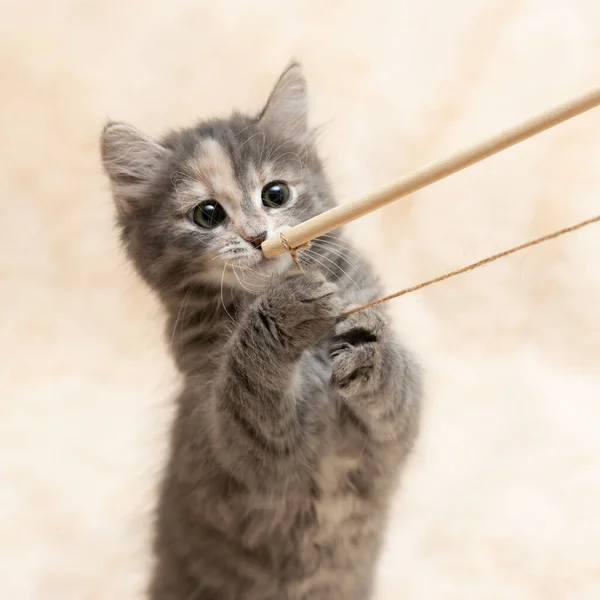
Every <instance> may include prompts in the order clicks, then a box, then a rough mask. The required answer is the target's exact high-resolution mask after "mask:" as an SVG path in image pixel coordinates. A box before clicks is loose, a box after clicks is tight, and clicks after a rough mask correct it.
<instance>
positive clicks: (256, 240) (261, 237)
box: [242, 231, 267, 248]
mask: <svg viewBox="0 0 600 600" xmlns="http://www.w3.org/2000/svg"><path fill="white" fill-rule="evenodd" d="M242 237H243V238H244V239H245V240H246V241H247V242H248V243H249V244H252V245H253V246H254V247H255V248H260V247H261V245H262V243H263V242H264V241H265V240H266V239H267V232H266V231H263V232H262V233H259V234H258V235H255V236H250V237H249V236H246V235H243V236H242Z"/></svg>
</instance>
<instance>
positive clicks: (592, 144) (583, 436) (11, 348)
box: [0, 0, 600, 600]
mask: <svg viewBox="0 0 600 600" xmlns="http://www.w3.org/2000/svg"><path fill="white" fill-rule="evenodd" d="M0 13H1V16H0V75H1V83H0V88H1V93H0V142H1V143H0V202H1V204H0V211H1V212H0V248H1V250H2V251H1V252H0V269H1V280H0V309H1V310H2V314H3V319H2V326H1V331H2V334H1V336H0V353H1V356H0V357H1V359H2V360H1V366H0V385H1V387H0V390H1V392H0V394H1V396H0V572H1V576H0V597H1V598H6V599H7V600H9V599H10V600H38V599H40V600H41V599H44V600H46V599H48V600H55V599H56V600H59V599H60V600H71V599H82V600H84V599H85V600H121V599H123V600H135V599H137V598H141V590H142V589H143V586H144V582H145V579H146V577H147V573H148V565H149V559H148V539H149V532H150V511H151V508H152V503H153V501H154V491H155V483H156V477H157V472H158V470H159V468H160V465H161V464H162V460H163V458H164V451H165V431H166V428H167V426H168V422H169V417H170V414H171V408H170V398H171V397H172V396H171V395H172V393H173V390H174V389H175V386H176V378H175V375H174V372H173V370H172V367H171V365H170V362H169V360H168V359H167V356H166V353H165V349H164V346H163V343H162V316H161V314H160V311H159V309H158V307H157V306H156V304H155V302H154V301H153V299H152V297H151V296H150V295H149V293H148V292H147V291H146V289H145V288H144V287H143V286H142V285H141V284H140V282H139V281H137V280H136V278H135V277H134V276H133V275H132V273H131V271H130V270H129V268H128V267H127V266H126V265H125V264H124V261H123V258H122V256H121V254H120V251H119V246H118V242H117V240H116V235H115V232H114V231H113V229H112V206H111V201H110V197H109V193H108V189H107V183H106V181H105V179H104V178H103V176H102V173H101V168H100V164H99V160H98V146H97V139H98V133H99V130H100V128H101V126H102V123H103V121H104V120H105V119H106V118H108V117H111V118H116V119H125V120H129V121H131V122H133V123H135V124H136V125H138V126H140V127H141V128H143V129H145V130H147V131H148V132H149V133H159V132H162V131H164V130H165V129H167V128H169V127H174V126H179V125H186V124H189V123H191V122H192V121H193V120H194V119H196V118H197V117H203V116H211V115H215V114H217V115H223V114H226V113H227V112H228V111H229V110H230V109H231V108H232V107H234V106H236V107H239V108H246V109H252V110H256V109H258V108H259V106H260V104H261V103H262V101H263V100H264V98H265V97H266V94H267V93H268V91H269V88H270V86H271V84H272V83H273V81H274V79H275V78H276V77H277V75H278V73H279V71H280V69H282V68H283V66H284V65H285V64H286V62H287V61H288V59H289V58H290V57H291V56H292V55H296V56H297V57H299V58H301V59H302V60H303V61H304V64H305V69H306V73H307V76H308V78H309V82H310V86H311V90H312V106H313V116H314V122H315V123H325V122H326V123H328V126H327V128H326V133H325V135H324V136H323V141H322V149H323V154H324V156H325V157H326V159H327V162H328V164H329V168H330V173H331V177H332V179H333V181H334V183H335V186H336V188H337V190H338V193H339V197H340V200H342V201H343V200H346V199H349V198H354V197H357V196H360V195H362V194H364V193H366V192H367V191H369V190H370V189H372V187H374V186H379V185H381V184H384V183H386V182H388V181H389V180H391V179H392V178H394V177H397V176H399V175H401V174H403V173H405V172H407V171H408V170H410V169H412V168H415V167H418V166H420V165H422V164H424V163H425V162H428V161H430V160H433V159H436V158H440V157H443V156H444V155H446V154H447V153H448V152H450V151H452V150H453V149H455V148H458V147H460V146H461V145H463V144H466V143H468V142H471V141H476V140H477V139H479V138H480V137H483V136H484V135H487V134H489V133H493V132H495V131H496V130H498V129H500V128H502V127H503V126H505V125H510V124H512V123H513V122H516V121H517V120H519V119H521V118H523V117H526V116H529V115H530V114H532V113H535V112H536V111H539V110H541V109H543V108H545V107H549V106H551V105H553V104H554V103H555V102H558V101H560V100H562V99H563V98H565V97H567V96H569V95H571V94H574V93H578V92H579V91H580V90H582V89H584V88H585V87H587V86H589V85H591V84H593V83H595V82H596V81H597V80H598V79H599V78H600V66H599V62H598V56H599V55H600V2H598V1H597V0H487V1H486V0H456V1H454V2H450V1H447V0H419V1H418V2H416V1H411V0H371V1H369V2H366V1H365V2H359V1H345V2H341V1H328V2H325V1H323V0H320V1H318V2H317V1H316V0H315V1H306V2H283V1H281V0H279V1H275V0H256V1H254V2H245V1H242V0H239V1H237V2H235V1H233V0H229V1H220V2H216V1H214V2H202V1H200V0H176V1H172V2H166V1H164V2H160V1H158V0H144V1H142V0H130V1H127V2H117V1H114V0H111V1H107V0H104V1H99V0H97V1H95V2H92V1H82V0H63V1H62V2H57V3H56V4H54V3H52V2H50V1H43V0H37V1H34V0H29V1H27V0H13V1H10V0H9V1H8V3H7V0H4V1H3V3H2V6H1V11H0ZM599 164H600V109H597V111H596V112H595V113H592V114H589V115H586V116H583V117H579V118H578V119H576V120H575V121H572V122H571V123H568V124H566V125H563V126H561V127H560V128H558V129H556V130H554V131H553V132H550V133H547V134H544V135H542V136H540V137H538V138H536V139H535V140H532V141H530V142H527V143H526V144H524V145H522V146H520V147H519V148H516V149H513V150H511V151H508V152H506V153H504V154H502V155H501V156H498V157H496V158H494V159H490V160H489V161H487V162H486V163H484V164H481V165H478V166H476V167H474V168H471V169H469V170H468V171H467V172H464V173H462V174H460V175H457V176H455V177H453V178H451V179H449V180H448V181H446V182H443V183H440V184H438V185H436V186H434V187H432V188H430V189H428V190H425V191H423V192H421V193H419V194H417V195H415V196H414V197H411V198H410V199H407V200H404V201H401V202H399V203H398V204H397V205H396V206H392V207H389V208H388V209H386V210H382V211H381V212H380V213H378V214H377V215H374V216H372V217H368V218H365V219H364V220H362V221H361V222H360V223H357V224H355V226H353V227H352V228H351V230H350V231H349V235H352V236H353V237H354V238H355V239H356V241H357V243H359V244H360V245H361V246H362V247H363V248H365V249H366V251H367V252H369V253H370V254H371V256H372V257H373V259H374V260H375V261H377V263H378V264H379V267H380V271H381V273H382V274H383V276H384V278H385V281H386V284H387V287H388V290H390V291H392V290H394V289H397V288H399V287H401V286H405V285H409V284H412V283H416V282H418V281H420V280H422V279H425V278H428V277H431V276H434V275H437V274H439V273H441V272H443V271H445V270H447V269H451V268H456V267H459V266H462V265H463V264H465V263H467V262H470V261H472V260H475V259H477V258H479V257H481V256H484V255H487V254H491V253H492V252H495V251H498V250H501V249H503V248H504V247H507V246H509V245H513V244H516V243H520V242H522V241H524V240H526V239H528V238H530V237H533V236H537V235H541V234H543V233H547V232H549V231H552V230H554V229H557V228H559V227H562V226H564V225H568V224H571V223H575V222H577V221H578V220H580V219H584V218H587V217H589V216H592V215H594V214H597V213H599V212H600V199H599V197H598V196H599V194H598V190H599V189H600V173H599V168H598V165H599ZM599 259H600V229H599V228H598V227H592V228H590V229H588V230H586V231H583V232H579V233H576V234H573V235H572V236H570V237H569V238H567V239H563V240H560V241H556V242H552V243H549V244H547V245H545V246H544V247H539V248H537V249H535V250H531V251H529V252H527V253H523V254H520V255H519V256H517V257H514V258H511V259H508V260H505V261H503V262H502V263H498V264H497V265H494V266H491V267H487V268H486V269H483V270H480V271H478V272H476V273H472V274H469V275H466V276H464V277H462V278H458V279H455V280H453V281H450V282H447V283H444V284H441V285H439V286H436V287H434V288H430V289H428V290H425V291H422V292H420V293H417V294H414V295H411V296H409V297H406V298H403V299H401V300H397V301H395V302H394V303H393V305H392V306H391V308H392V310H393V311H394V313H395V315H396V317H397V323H398V328H399V330H400V331H401V332H402V333H403V335H404V338H405V340H406V342H407V343H408V344H409V345H410V346H411V347H413V348H414V349H415V350H416V351H417V352H418V353H419V354H420V356H421V360H422V362H423V363H424V365H425V366H426V369H427V410H426V413H425V421H424V429H423V434H422V437H421V439H420V443H419V446H418V448H417V450H416V452H415V454H414V457H413V460H412V461H411V463H410V467H409V469H408V471H407V473H406V477H405V479H404V483H403V490H402V493H401V494H399V496H398V499H397V503H396V507H395V511H394V519H393V521H392V523H391V525H390V532H389V543H388V547H387V549H386V553H385V556H384V557H383V559H382V562H381V576H380V591H379V594H378V599H381V600H384V599H386V600H391V599H396V598H398V599H402V600H413V599H438V598H439V599H443V600H450V599H456V600H468V599H471V598H472V599H500V598H502V599H505V598H510V599H511V600H520V599H527V600H532V599H539V600H554V599H563V598H564V599H567V598H568V599H576V600H584V599H586V600H592V599H597V598H600V435H599V430H600V368H599V367H600V267H599V266H598V263H599Z"/></svg>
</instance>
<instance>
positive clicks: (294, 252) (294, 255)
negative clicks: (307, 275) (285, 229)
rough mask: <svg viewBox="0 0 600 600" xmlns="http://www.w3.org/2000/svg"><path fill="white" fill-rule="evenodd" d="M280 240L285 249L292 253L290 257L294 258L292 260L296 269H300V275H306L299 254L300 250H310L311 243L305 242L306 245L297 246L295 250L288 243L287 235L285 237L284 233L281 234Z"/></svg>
mask: <svg viewBox="0 0 600 600" xmlns="http://www.w3.org/2000/svg"><path fill="white" fill-rule="evenodd" d="M279 239H280V240H281V243H282V244H283V246H284V248H285V249H286V250H287V251H288V252H289V253H290V256H291V257H292V260H293V261H294V264H295V265H296V268H297V269H298V271H300V273H304V269H303V268H302V265H301V264H300V258H299V256H298V252H299V251H300V250H302V249H303V248H310V242H305V243H304V244H300V245H299V246H296V247H295V248H294V247H292V246H291V245H290V243H289V242H288V241H287V239H286V237H285V235H283V233H279Z"/></svg>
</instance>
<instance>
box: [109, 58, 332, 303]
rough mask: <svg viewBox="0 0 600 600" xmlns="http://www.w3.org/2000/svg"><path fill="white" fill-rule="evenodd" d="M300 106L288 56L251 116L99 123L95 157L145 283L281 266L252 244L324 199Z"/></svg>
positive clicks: (298, 81)
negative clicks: (181, 124) (172, 128)
mask: <svg viewBox="0 0 600 600" xmlns="http://www.w3.org/2000/svg"><path fill="white" fill-rule="evenodd" d="M307 105H308V102H307V89H306V81H305V79H304V76H303V74H302V70H301V68H300V66H299V65H298V64H292V65H290V66H289V67H288V68H287V69H286V70H285V71H284V73H283V74H282V75H281V77H280V78H279V80H278V81H277V83H276V85H275V87H274V89H273V91H272V92H271V95H270V96H269V99H268V100H267V103H266V105H265V107H264V108H263V110H262V111H261V112H260V114H259V115H258V116H253V117H250V116H245V115H240V114H234V115H233V116H232V117H231V118H229V119H220V120H213V121H208V122H204V123H200V124H198V125H197V126H195V127H191V128H188V129H183V130H181V131H176V132H173V133H171V134H169V135H167V136H166V137H165V138H164V139H162V140H153V139H151V138H149V137H148V136H146V135H144V134H143V133H141V132H140V131H138V130H137V129H135V128H134V127H132V126H130V125H126V124H123V123H114V122H111V123H109V124H107V125H106V127H105V128H104V131H103V134H102V159H103V163H104V167H105V169H106V172H107V173H108V176H109V177H110V180H111V184H112V189H113V196H114V200H115V203H116V206H117V215H118V222H119V226H120V228H121V232H122V238H123V241H124V242H125V246H126V248H127V251H128V254H129V256H130V258H131V259H132V260H133V262H134V264H135V266H136V268H137V269H138V271H139V272H140V273H141V274H142V276H143V277H144V278H145V279H146V281H148V283H149V284H150V285H151V286H153V287H154V288H156V289H157V290H158V291H160V292H169V291H170V290H173V291H174V290H175V289H177V288H182V287H184V286H186V285H188V284H189V283H194V282H198V283H200V282H204V283H211V282H212V283H216V284H221V283H222V282H223V280H224V279H223V278H224V275H225V276H226V278H225V281H226V282H227V283H228V284H230V285H236V282H237V281H238V280H239V275H240V274H241V275H242V276H243V277H244V278H246V277H247V276H248V275H252V274H254V275H256V276H257V277H259V278H263V279H264V276H265V275H270V274H274V273H276V272H279V271H282V270H284V269H286V268H288V267H289V266H290V264H291V261H290V260H289V257H287V256H285V255H284V256H282V257H279V258H276V259H266V258H264V256H263V254H262V251H261V249H260V244H261V242H262V241H264V239H266V238H267V237H270V236H273V235H278V234H279V232H281V231H284V230H285V229H286V228H288V227H290V226H292V225H295V224H297V223H299V222H301V221H304V220H306V219H308V218H309V217H311V216H314V215H315V214H317V213H320V212H322V211H323V210H326V209H327V208H329V207H330V206H331V205H332V199H331V194H330V192H329V188H328V186H327V183H326V181H325V178H324V175H323V172H322V168H321V164H320V162H319V159H318V157H317V154H316V152H315V149H314V145H313V137H314V136H313V135H312V132H311V131H310V130H309V127H308V122H307ZM227 267H230V268H227ZM231 267H236V271H237V277H234V276H233V275H234V274H236V273H235V271H234V269H232V268H231Z"/></svg>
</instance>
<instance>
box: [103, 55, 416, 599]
mask: <svg viewBox="0 0 600 600" xmlns="http://www.w3.org/2000/svg"><path fill="white" fill-rule="evenodd" d="M306 105H307V102H306V83H305V80H304V77H303V75H302V72H301V69H300V67H299V66H298V65H296V64H293V65H291V66H290V67H289V68H288V69H287V70H286V71H285V72H284V74H283V75H282V77H281V78H280V80H279V82H278V84H277V85H276V86H275V89H274V90H273V92H272V94H271V96H270V98H269V100H268V102H267V105H266V107H265V108H264V109H263V111H262V112H261V113H260V114H259V115H258V117H247V116H243V115H239V114H235V115H233V116H232V117H231V118H230V119H227V120H215V121H208V122H205V123H201V124H199V125H197V126H196V127H192V128H189V129H184V130H182V131H178V132H175V133H172V134H170V135H168V136H167V137H165V138H164V139H163V140H161V141H159V142H156V141H153V140H151V139H150V138H148V137H147V136H145V135H143V134H141V133H140V132H138V131H137V130H136V129H134V128H132V127H130V126H128V125H123V124H117V123H109V124H108V125H107V126H106V127H105V129H104V132H103V136H102V155H103V162H104V165H105V169H106V171H107V173H108V175H109V177H110V180H111V183H112V187H113V194H114V198H115V202H116V205H117V215H118V222H119V226H120V230H121V234H122V239H123V242H124V245H125V248H126V251H127V253H128V255H129V257H130V259H131V260H132V262H133V264H134V265H135V266H136V268H137V270H138V271H139V273H140V274H141V275H142V277H143V278H144V279H145V280H146V281H147V283H148V284H149V285H150V286H151V287H152V288H153V289H154V290H155V291H156V292H157V293H158V295H159V296H160V298H161V300H162V302H163V304H164V306H165V308H166V311H167V314H168V329H167V335H168V340H169V342H170V344H171V351H172V354H173V356H174V359H175V361H176V363H177V365H178V367H179V369H180V371H181V372H182V374H183V377H184V385H183V390H182V392H181V394H180V396H179V398H178V414H177V417H176V421H175V423H174V427H173V433H172V441H171V456H170V462H169V466H168V469H167V471H166V474H165V477H164V482H163V485H162V493H161V499H160V504H159V508H158V512H157V528H156V537H155V554H156V559H157V562H156V568H155V572H154V575H153V581H152V584H151V589H150V592H149V595H150V598H151V599H152V600H217V599H218V600H309V599H310V600H325V599H327V600H336V599H340V600H341V599H343V600H366V599H367V598H369V597H370V596H371V593H372V583H373V574H374V567H375V564H376V560H377V556H378V553H379V549H380V546H381V543H382V538H383V532H384V527H385V522H386V515H387V511H388V505H389V502H390V497H391V494H392V491H393V489H394V487H395V484H396V479H397V474H398V472H399V470H400V467H401V465H402V463H403V461H404V459H405V457H406V455H407V453H408V452H409V450H410V448H411V446H412V444H413V441H414V439H415V436H416V433H417V429H418V416H419V402H420V376H419V369H418V367H417V366H416V364H415V362H414V361H413V360H412V358H411V357H410V355H409V354H408V353H407V352H406V350H404V349H403V348H402V346H400V344H399V343H398V341H397V340H396V337H395V335H394V333H393V331H392V329H391V327H390V324H389V320H388V317H387V315H386V313H385V311H384V309H383V308H381V307H378V308H373V309H370V310H367V311H364V312H361V313H358V314H355V315H353V316H351V317H349V318H345V319H344V318H340V317H339V315H340V312H341V310H342V309H343V308H344V307H348V306H350V305H353V304H357V303H361V302H364V301H366V300H370V299H373V298H375V297H377V296H378V295H379V294H380V290H379V289H378V286H377V284H376V283H375V282H374V280H373V277H372V276H371V274H370V268H369V266H368V265H367V264H366V263H365V262H364V260H363V259H362V257H360V256H359V255H358V254H357V253H356V252H355V251H354V250H352V249H351V248H350V247H349V246H348V244H347V242H342V240H341V239H340V238H339V237H338V234H337V233H336V234H332V235H329V236H324V237H323V238H321V239H320V240H316V241H315V242H314V243H313V245H312V247H311V249H309V250H306V251H303V252H302V253H301V257H302V262H303V264H304V267H305V270H306V274H304V275H302V274H299V273H298V272H296V270H295V267H294V266H293V264H292V263H291V261H290V260H289V257H286V256H284V257H281V258H279V259H273V260H271V261H266V259H263V258H262V253H261V252H260V250H259V249H256V248H254V247H253V246H252V245H251V244H250V243H248V242H247V241H244V240H243V239H242V238H243V237H246V239H250V240H251V236H252V235H257V236H258V235H260V233H261V231H262V230H265V228H267V227H270V233H271V235H275V234H276V233H277V231H279V230H281V228H283V227H285V226H290V225H294V224H295V223H297V222H300V221H302V220H304V219H306V218H309V217H311V216H313V215H315V214H317V213H319V212H321V211H323V210H326V209H327V208H329V207H331V206H333V205H334V201H333V198H332V194H331V191H330V188H329V186H328V184H327V181H326V179H325V176H324V173H323V169H322V166H321V162H320V161H319V158H318V156H317V153H316V151H315V148H314V140H313V136H312V134H311V132H310V130H309V129H308V127H307V125H306V121H307V120H306ZM286 124H287V125H286ZM261 177H262V179H261ZM266 178H270V179H277V180H282V179H285V180H286V181H287V182H288V183H290V185H291V186H292V188H293V189H294V190H295V192H294V194H295V195H294V199H293V202H291V204H290V206H285V207H282V208H280V209H264V210H263V209H262V208H261V207H260V206H259V205H258V204H257V202H256V194H257V191H256V190H257V189H260V185H263V184H264V183H265V181H264V180H265V179H266ZM257 186H258V187H257ZM258 193H260V192H258ZM211 195H213V196H214V195H216V196H218V197H217V198H216V199H217V200H219V201H221V200H222V201H223V203H227V208H228V213H229V216H230V218H229V219H228V221H227V222H226V223H225V224H224V225H222V226H220V227H218V228H217V229H212V230H202V229H200V228H198V227H197V226H195V225H194V224H192V223H191V222H190V221H189V219H188V218H187V216H186V214H187V211H188V209H189V208H191V207H193V206H194V203H197V202H198V200H200V199H203V198H205V197H209V196H211ZM248 236H250V237H248ZM228 263H229V264H228ZM230 267H232V270H233V272H231V271H230ZM234 276H235V277H234Z"/></svg>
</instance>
